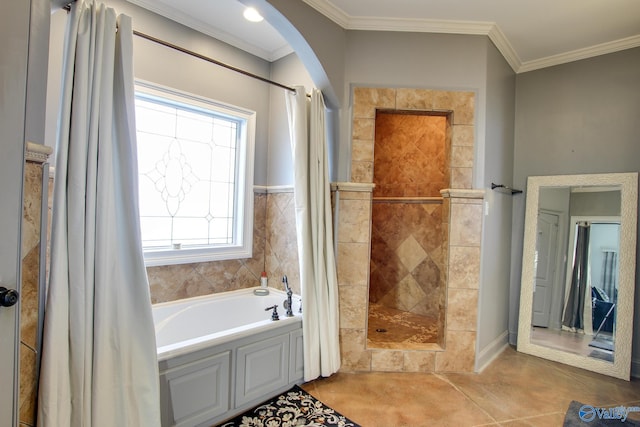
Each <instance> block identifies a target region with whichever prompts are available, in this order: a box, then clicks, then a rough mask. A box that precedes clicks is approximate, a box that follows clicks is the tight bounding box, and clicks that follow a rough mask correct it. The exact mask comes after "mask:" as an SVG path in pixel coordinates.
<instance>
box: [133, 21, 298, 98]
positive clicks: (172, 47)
mask: <svg viewBox="0 0 640 427" xmlns="http://www.w3.org/2000/svg"><path fill="white" fill-rule="evenodd" d="M133 34H134V35H136V36H138V37H141V38H143V39H147V40H149V41H152V42H154V43H157V44H160V45H162V46H165V47H168V48H171V49H174V50H177V51H178V52H182V53H186V54H187V55H191V56H193V57H196V58H198V59H202V60H204V61H207V62H211V63H212V64H216V65H219V66H220V67H224V68H227V69H229V70H231V71H235V72H236V73H240V74H244V75H245V76H248V77H251V78H254V79H256V80H260V81H263V82H265V83H269V84H271V85H274V86H278V87H280V88H282V89H286V90H288V91H291V92H293V93H295V92H296V90H295V89H294V88H292V87H290V86H286V85H283V84H282V83H278V82H274V81H273V80H269V79H267V78H264V77H262V76H259V75H257V74H254V73H251V72H249V71H245V70H243V69H241V68H237V67H234V66H233V65H229V64H225V63H224V62H221V61H218V60H216V59H213V58H210V57H208V56H205V55H201V54H199V53H197V52H194V51H192V50H189V49H185V48H183V47H181V46H178V45H175V44H173V43H169V42H167V41H164V40H161V39H159V38H156V37H153V36H150V35H149V34H145V33H141V32H140V31H136V30H133Z"/></svg>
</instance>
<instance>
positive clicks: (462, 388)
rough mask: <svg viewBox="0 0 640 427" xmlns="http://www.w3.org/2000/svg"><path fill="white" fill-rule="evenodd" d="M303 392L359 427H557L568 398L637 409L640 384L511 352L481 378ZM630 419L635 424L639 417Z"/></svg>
mask: <svg viewBox="0 0 640 427" xmlns="http://www.w3.org/2000/svg"><path fill="white" fill-rule="evenodd" d="M302 387H303V388H304V389H305V390H306V391H307V392H309V393H310V394H312V395H313V396H315V397H316V398H317V399H319V400H321V401H323V402H324V403H326V404H327V405H329V406H331V407H333V408H334V409H335V410H337V411H338V412H340V413H342V414H343V415H345V416H346V417H348V418H350V419H351V420H353V421H354V422H356V423H359V424H360V425H362V426H364V427H421V426H454V427H465V426H509V427H516V426H541V427H542V426H544V427H553V426H562V421H563V419H564V414H565V412H566V410H567V408H568V406H569V403H570V402H571V401H572V400H578V401H580V402H582V403H586V404H590V405H593V406H595V407H600V406H618V405H623V406H627V407H629V406H640V381H639V380H637V379H635V380H632V381H631V382H627V381H622V380H618V379H614V378H610V377H606V376H603V375H599V374H596V373H592V372H588V371H584V370H582V369H578V368H573V367H570V366H566V365H562V364H559V363H555V362H550V361H547V360H543V359H539V358H536V357H533V356H529V355H525V354H522V353H518V352H516V351H515V350H514V349H513V348H511V347H509V348H507V349H506V350H505V351H504V352H503V353H502V354H501V355H500V356H499V357H498V358H497V359H496V360H495V361H494V362H493V363H492V364H491V365H489V366H488V367H487V368H486V369H485V370H484V371H483V372H482V373H480V374H468V373H459V374H457V373H446V374H427V373H424V374H420V373H417V374H416V373H391V372H368V373H355V374H350V373H338V374H336V375H333V376H331V377H329V378H323V379H319V380H315V381H312V382H309V383H306V384H304V385H303V386H302ZM630 418H633V419H638V420H640V413H632V414H630ZM621 425H624V424H622V423H621Z"/></svg>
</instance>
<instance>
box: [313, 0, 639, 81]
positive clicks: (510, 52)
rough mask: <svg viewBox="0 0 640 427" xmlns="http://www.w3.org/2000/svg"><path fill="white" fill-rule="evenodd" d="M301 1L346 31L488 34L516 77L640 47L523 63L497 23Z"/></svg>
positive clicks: (628, 43)
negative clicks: (382, 13) (383, 14)
mask: <svg viewBox="0 0 640 427" xmlns="http://www.w3.org/2000/svg"><path fill="white" fill-rule="evenodd" d="M302 1H303V2H304V3H306V4H308V5H309V6H311V7H312V8H314V9H315V10H316V11H318V12H320V13H322V14H323V15H324V16H326V17H327V18H329V19H331V20H332V21H333V22H335V23H336V24H338V25H340V26H341V27H342V28H344V29H346V30H369V31H407V32H425V33H442V34H469V35H486V36H488V37H489V39H490V40H491V41H492V42H493V44H494V45H495V46H496V48H497V49H498V51H499V52H500V53H501V54H502V56H503V57H504V59H505V60H506V61H507V63H508V64H509V65H510V66H511V68H512V69H513V71H515V72H516V73H517V74H519V73H524V72H527V71H533V70H537V69H541V68H547V67H552V66H554V65H560V64H565V63H568V62H573V61H578V60H581V59H587V58H592V57H595V56H599V55H605V54H607V53H613V52H618V51H621V50H625V49H631V48H634V47H639V46H640V35H636V36H632V37H627V38H624V39H620V40H615V41H612V42H607V43H602V44H598V45H595V46H590V47H586V48H583V49H577V50H574V51H570V52H565V53H561V54H558V55H553V56H548V57H545V58H539V59H535V60H532V61H526V62H522V60H521V59H520V57H519V55H518V53H517V52H516V50H515V49H514V48H513V46H512V45H511V43H509V40H508V39H507V37H506V36H505V35H504V33H503V32H502V30H501V29H500V28H499V27H498V25H496V23H494V22H480V21H478V22H475V21H439V20H430V19H404V18H376V17H368V16H350V15H347V14H346V13H345V12H344V11H342V9H339V8H338V7H336V6H334V5H333V4H332V3H331V2H330V1H327V0H302Z"/></svg>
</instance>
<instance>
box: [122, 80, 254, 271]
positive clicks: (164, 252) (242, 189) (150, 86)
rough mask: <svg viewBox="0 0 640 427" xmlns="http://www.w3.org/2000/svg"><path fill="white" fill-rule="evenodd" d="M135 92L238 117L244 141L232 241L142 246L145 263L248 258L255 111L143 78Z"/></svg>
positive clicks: (177, 262) (239, 156) (137, 82)
mask: <svg viewBox="0 0 640 427" xmlns="http://www.w3.org/2000/svg"><path fill="white" fill-rule="evenodd" d="M135 92H136V95H137V94H138V93H140V94H144V95H146V96H150V97H157V98H161V99H167V100H170V101H175V102H178V103H182V104H187V105H190V106H194V107H196V108H203V109H206V110H211V111H215V112H216V113H218V114H221V115H227V116H231V117H233V118H235V119H240V120H241V121H242V124H241V126H240V130H239V131H240V133H241V138H240V139H241V141H244V143H241V144H239V146H238V147H237V149H238V158H239V159H241V160H240V161H239V162H238V163H239V164H238V165H237V166H238V168H237V170H236V183H235V184H236V197H235V202H236V203H235V206H234V212H235V213H236V215H235V219H234V236H235V241H234V242H233V243H232V244H229V245H215V246H213V245H212V246H198V247H188V246H187V247H182V248H180V249H173V248H167V249H144V261H145V265H146V266H160V265H174V264H187V263H196V262H207V261H220V260H229V259H243V258H251V257H252V251H253V198H254V196H253V171H254V155H255V133H256V112H255V111H251V110H248V109H244V108H241V107H237V106H234V105H230V104H226V103H223V102H220V101H214V100H211V99H208V98H205V97H202V96H198V95H194V94H191V93H187V92H183V91H180V90H177V89H172V88H168V87H164V86H161V85H158V84H155V83H150V82H145V81H142V80H136V82H135ZM242 159H243V160H244V161H243V160H242ZM238 214H239V215H240V216H242V219H241V220H238V218H237V215H238Z"/></svg>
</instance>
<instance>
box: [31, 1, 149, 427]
mask: <svg viewBox="0 0 640 427" xmlns="http://www.w3.org/2000/svg"><path fill="white" fill-rule="evenodd" d="M67 19H68V27H67V36H66V49H65V61H64V64H65V69H64V70H63V75H64V82H63V93H62V109H61V117H60V126H59V132H60V133H59V136H58V149H57V151H56V161H57V163H56V179H55V190H54V197H53V201H54V202H53V203H54V205H53V220H52V244H51V274H50V283H49V292H48V300H47V306H46V316H45V329H44V342H43V351H42V373H41V380H40V394H39V415H38V425H40V426H134V425H135V426H158V425H159V424H160V408H159V390H158V369H157V362H156V357H157V356H156V345H155V336H154V327H153V319H152V314H151V304H150V296H149V287H148V282H147V276H146V272H145V268H144V261H143V257H142V249H141V244H140V225H139V222H138V218H139V216H138V194H137V188H138V185H137V178H136V177H137V160H136V154H135V153H136V148H135V146H136V139H135V126H134V117H133V114H134V113H133V111H134V108H133V105H134V101H133V70H132V66H133V64H132V61H133V55H132V48H133V46H132V45H133V43H132V25H131V19H130V18H129V17H127V16H123V15H120V16H119V17H116V12H115V11H114V10H113V9H110V8H106V7H105V6H104V5H102V4H96V3H94V2H92V3H89V2H85V0H79V1H78V2H77V3H74V4H73V5H72V6H71V13H70V15H69V16H68V18H67ZM116 27H117V28H118V30H117V33H116ZM132 373H134V375H132Z"/></svg>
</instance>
